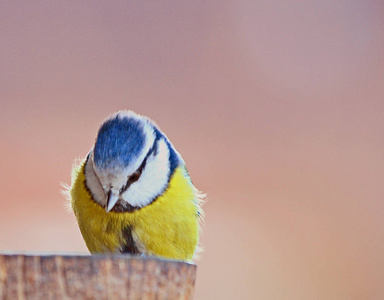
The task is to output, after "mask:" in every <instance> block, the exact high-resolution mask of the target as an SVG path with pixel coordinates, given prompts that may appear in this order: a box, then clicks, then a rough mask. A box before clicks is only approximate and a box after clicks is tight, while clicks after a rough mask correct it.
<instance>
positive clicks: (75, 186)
mask: <svg viewBox="0 0 384 300" xmlns="http://www.w3.org/2000/svg"><path fill="white" fill-rule="evenodd" d="M84 165H85V163H84V162H83V163H82V164H81V165H80V166H79V167H77V168H76V169H74V171H73V176H72V186H71V189H70V194H71V204H72V209H73V211H74V213H75V216H76V219H77V222H78V224H79V227H80V231H81V234H82V235H83V238H84V240H85V243H86V245H87V247H88V249H89V251H90V252H91V253H108V252H118V251H119V249H120V248H121V246H122V245H123V244H124V239H123V231H124V229H125V228H127V227H130V228H131V230H132V236H133V238H134V241H135V242H136V244H137V247H138V248H139V250H141V251H142V252H144V253H145V254H147V255H152V256H159V257H165V258H172V259H182V260H191V259H192V257H193V254H194V252H195V250H196V246H197V243H198V239H199V213H198V211H199V209H200V208H199V200H198V195H197V192H196V189H195V188H194V186H193V185H192V183H191V182H190V179H189V177H188V176H187V174H186V171H185V169H184V168H183V167H178V168H177V169H176V170H175V172H174V174H173V176H172V178H171V181H170V183H169V187H168V188H167V190H166V191H165V192H164V194H163V195H161V196H160V197H158V198H157V199H156V200H155V201H154V202H153V203H152V204H150V205H148V206H145V207H143V208H141V209H139V210H136V211H134V212H125V213H117V212H109V213H106V211H105V209H104V208H103V207H101V206H100V205H98V204H96V203H95V202H94V201H93V200H92V196H91V194H90V193H89V191H88V190H87V188H86V186H85V176H84Z"/></svg>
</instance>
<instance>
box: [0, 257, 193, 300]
mask: <svg viewBox="0 0 384 300" xmlns="http://www.w3.org/2000/svg"><path fill="white" fill-rule="evenodd" d="M195 279H196V265H194V264H189V263H185V262H180V261H172V260H163V259H157V258H150V257H138V256H128V255H108V256H104V255H97V256H90V255H69V254H64V255H55V254H41V255H30V254H12V253H9V254H0V299H159V300H160V299H192V297H193V291H194V286H195Z"/></svg>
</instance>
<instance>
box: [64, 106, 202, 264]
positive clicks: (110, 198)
mask: <svg viewBox="0 0 384 300" xmlns="http://www.w3.org/2000/svg"><path fill="white" fill-rule="evenodd" d="M69 194H70V198H71V207H72V209H73V212H74V214H75V216H76V220H77V223H78V225H79V228H80V231H81V234H82V236H83V238H84V241H85V243H86V245H87V247H88V249H89V251H90V252H91V253H92V254H95V253H131V254H142V255H148V256H157V257H163V258H170V259H180V260H186V261H190V260H192V259H193V257H194V254H195V253H196V250H197V248H198V247H197V245H198V240H199V227H200V219H201V215H202V210H201V203H202V198H203V196H202V194H201V193H200V192H199V191H198V190H197V189H196V188H195V187H194V186H193V184H192V182H191V179H190V176H189V173H188V171H187V169H186V166H185V163H184V161H183V159H182V158H181V156H180V154H179V153H178V152H177V151H176V150H175V148H174V147H173V145H172V144H171V142H170V141H169V140H168V138H167V136H166V135H165V134H164V133H163V132H161V131H160V129H159V128H158V126H156V124H155V123H154V122H152V121H151V120H150V119H148V118H146V117H144V116H140V115H138V114H135V113H134V112H132V111H119V112H117V113H115V114H113V115H111V116H110V117H109V118H107V119H106V120H105V121H104V122H103V123H102V125H101V126H100V128H99V131H98V134H97V138H96V142H95V145H94V146H93V148H92V149H91V150H90V152H89V153H88V155H87V157H86V158H85V159H84V160H82V162H81V163H80V164H79V165H78V166H76V167H74V169H73V172H72V184H71V187H70V188H69Z"/></svg>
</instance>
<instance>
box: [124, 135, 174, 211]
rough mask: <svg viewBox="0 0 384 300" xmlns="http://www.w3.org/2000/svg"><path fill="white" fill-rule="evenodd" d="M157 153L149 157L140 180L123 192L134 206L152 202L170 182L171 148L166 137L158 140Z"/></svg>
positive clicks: (125, 198) (125, 197)
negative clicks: (165, 139)
mask: <svg viewBox="0 0 384 300" xmlns="http://www.w3.org/2000/svg"><path fill="white" fill-rule="evenodd" d="M157 151H158V152H157V155H156V156H154V153H153V154H152V155H150V156H149V157H148V158H147V163H146V165H145V168H144V170H143V172H142V174H141V176H140V178H139V180H138V181H136V182H134V183H132V185H131V186H130V187H129V188H128V189H127V190H126V191H125V192H124V193H123V194H122V200H124V201H126V202H128V203H129V204H131V205H132V206H138V207H143V206H146V205H148V204H150V203H151V201H153V200H154V198H155V197H156V196H158V195H159V194H160V193H161V192H162V191H163V190H164V189H165V188H166V186H167V184H168V176H169V149H168V146H167V144H166V143H165V141H164V139H160V140H159V141H158V149H157Z"/></svg>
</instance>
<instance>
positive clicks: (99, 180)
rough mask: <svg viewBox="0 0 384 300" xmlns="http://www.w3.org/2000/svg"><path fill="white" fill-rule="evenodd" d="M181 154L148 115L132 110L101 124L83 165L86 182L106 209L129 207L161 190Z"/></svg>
mask: <svg viewBox="0 0 384 300" xmlns="http://www.w3.org/2000/svg"><path fill="white" fill-rule="evenodd" d="M181 161H182V160H181V157H180V155H179V154H178V153H177V152H176V150H175V149H174V148H173V146H172V145H171V143H170V142H169V141H168V139H167V137H166V136H165V135H164V134H163V133H162V132H161V131H160V130H159V129H158V128H157V127H156V125H155V124H154V123H153V122H152V121H150V120H149V119H148V118H145V117H143V116H139V115H137V114H135V113H133V112H131V111H120V112H118V113H115V114H113V115H111V116H110V117H109V118H108V119H107V120H105V121H104V122H103V124H102V125H101V127H100V129H99V132H98V134H97V138H96V142H95V145H94V147H93V149H92V150H91V151H90V153H89V155H88V158H87V162H86V166H85V177H86V184H87V187H88V189H89V191H90V192H91V194H92V196H93V199H94V200H95V201H96V202H97V203H98V204H99V205H101V206H103V207H105V209H106V211H107V212H109V211H111V210H113V211H117V212H119V211H132V210H135V209H139V208H141V207H144V206H146V205H148V204H150V203H151V202H152V201H154V200H155V199H156V198H157V197H158V196H159V195H161V194H162V193H163V191H164V190H165V189H166V187H167V186H168V183H169V178H170V176H171V175H172V173H173V171H174V169H175V168H176V167H177V165H178V164H179V163H180V162H181Z"/></svg>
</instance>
